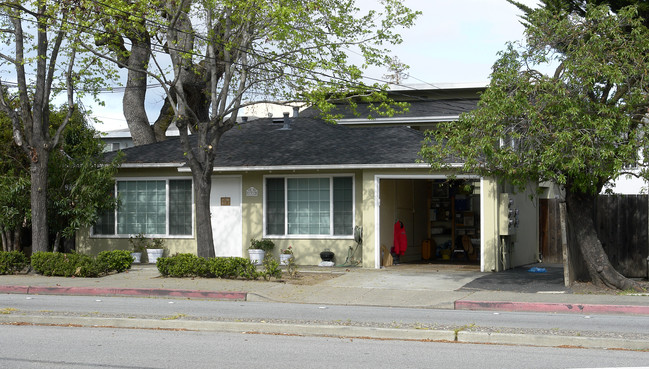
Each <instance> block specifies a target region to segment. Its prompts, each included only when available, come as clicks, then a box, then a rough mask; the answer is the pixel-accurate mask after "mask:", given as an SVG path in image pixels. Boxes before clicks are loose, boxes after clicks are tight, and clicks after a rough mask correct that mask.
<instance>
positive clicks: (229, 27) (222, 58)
mask: <svg viewBox="0 0 649 369" xmlns="http://www.w3.org/2000/svg"><path fill="white" fill-rule="evenodd" d="M145 3H146V6H139V5H142V4H145ZM380 4H381V5H382V10H381V12H378V11H369V12H367V13H366V14H362V13H361V12H360V10H359V9H357V8H356V6H355V4H354V1H353V0H310V1H302V0H299V1H298V0H281V1H270V0H167V1H161V2H159V3H154V4H150V3H149V2H120V1H116V2H113V5H112V6H111V9H112V10H111V9H106V10H105V11H104V10H102V11H101V12H100V13H99V14H100V15H99V17H100V18H101V17H103V16H104V15H105V14H106V13H107V12H108V13H110V15H111V16H112V17H113V19H117V21H112V22H109V23H106V22H97V23H101V24H104V25H107V24H108V25H109V26H107V28H106V29H107V30H109V32H106V33H110V34H111V35H117V36H115V37H104V38H103V39H100V40H98V43H99V44H103V45H108V46H109V47H110V48H111V50H113V52H114V53H113V54H112V55H113V57H112V60H113V61H114V62H115V63H117V64H118V65H120V66H122V67H125V68H129V70H138V71H144V70H146V71H147V73H148V75H149V77H150V78H153V79H155V80H157V82H158V83H159V84H161V85H162V87H163V88H164V89H165V92H166V100H167V101H166V102H167V105H166V106H164V107H163V109H162V110H163V112H164V111H167V110H166V109H171V111H172V112H173V115H171V116H172V117H173V122H174V123H175V124H176V126H177V127H178V129H179V132H180V142H181V145H182V147H183V150H184V151H185V153H186V158H187V164H188V166H189V167H190V168H191V172H192V177H193V182H194V187H195V191H196V196H195V199H196V221H197V245H198V246H197V253H198V255H199V256H204V257H209V256H214V246H213V241H212V228H211V222H210V208H209V203H210V201H209V200H210V190H211V176H212V171H213V163H214V159H215V155H216V148H217V147H218V144H219V140H220V138H221V136H222V135H223V134H224V133H225V132H227V131H228V130H230V129H232V128H233V127H235V126H236V124H237V117H238V114H239V109H241V108H243V107H245V106H247V105H252V104H256V103H263V102H273V103H274V102H277V101H284V102H286V103H291V102H303V103H308V104H312V105H315V106H317V107H319V108H321V110H323V111H326V110H327V109H328V108H330V107H331V106H332V105H331V104H330V103H329V102H328V100H329V99H332V98H346V99H349V98H351V97H352V96H356V97H358V96H359V95H361V96H362V97H363V98H364V99H367V100H373V101H375V104H374V108H375V111H376V112H378V114H391V113H394V108H392V107H390V104H389V103H390V101H389V100H388V99H387V97H386V95H385V93H384V92H383V91H384V90H385V87H386V86H367V85H364V84H363V83H362V67H358V66H356V65H355V64H353V63H352V62H350V60H349V59H348V56H347V53H348V52H349V49H356V50H357V51H358V53H359V54H360V55H362V58H361V59H362V60H360V62H359V63H361V64H363V65H364V66H365V67H366V66H370V65H375V66H385V65H391V64H390V62H391V58H390V56H389V55H388V53H387V51H386V50H383V46H382V45H384V44H396V43H399V42H401V38H400V36H399V35H398V34H396V33H395V32H394V29H395V28H396V27H409V26H411V25H412V24H413V22H414V19H415V18H416V16H417V14H418V13H416V12H413V11H411V10H410V9H408V8H406V7H404V6H403V5H401V3H400V1H397V0H382V1H381V3H380ZM120 12H121V13H120ZM135 14H137V15H138V16H134V15H135ZM133 19H137V20H138V21H137V22H135V23H136V25H134V26H128V24H129V22H133ZM140 20H142V21H140ZM120 22H123V23H120ZM113 25H116V26H113ZM125 29H136V30H138V35H139V36H138V37H140V38H139V39H140V40H142V41H146V40H147V39H148V40H155V41H156V42H159V43H158V44H155V43H152V45H151V49H150V56H151V61H147V62H148V63H140V64H139V66H135V67H133V66H129V65H128V63H126V62H125V60H120V58H119V56H120V55H121V56H126V55H130V56H129V57H133V48H131V50H130V51H127V52H125V51H124V49H120V48H119V45H120V43H121V40H122V39H123V38H124V37H127V38H129V39H130V38H131V36H129V35H127V34H126V33H125V32H124V30H125ZM145 29H146V35H150V37H148V36H143V35H144V34H145V32H144V30H145ZM147 37H148V38H147ZM111 40H112V41H111ZM111 42H112V44H111ZM145 43H146V42H142V44H145ZM111 45H112V46H111ZM120 50H121V51H120ZM165 58H166V59H165ZM140 60H141V61H142V60H143V59H140ZM167 63H168V64H170V65H171V68H170V69H171V70H166V69H165V68H164V66H165V65H168V64H167ZM145 67H146V69H145ZM154 67H155V68H154ZM156 68H157V69H156ZM131 78H133V77H131V76H130V75H129V80H130V79H131ZM139 78H141V77H139ZM136 98H137V99H140V98H141V95H140V96H139V97H136V96H133V99H136ZM125 99H126V98H125ZM139 101H140V100H138V102H137V104H139ZM124 102H125V104H126V100H125V101H124ZM125 106H126V105H125ZM127 118H128V117H127ZM129 127H131V123H130V122H129ZM190 133H191V134H193V135H194V136H195V137H196V141H195V142H196V144H195V145H193V144H192V143H191V142H192V141H191V140H190V137H189V135H190ZM131 134H132V135H134V136H135V135H137V134H138V132H136V131H134V130H133V129H132V128H131ZM134 139H135V137H134Z"/></svg>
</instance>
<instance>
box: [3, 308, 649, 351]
mask: <svg viewBox="0 0 649 369" xmlns="http://www.w3.org/2000/svg"><path fill="white" fill-rule="evenodd" d="M0 324H35V325H63V326H81V327H95V328H102V327H103V328H136V329H169V330H189V331H212V332H229V333H242V334H281V335H296V336H323V337H340V338H358V339H383V340H385V339H388V340H389V339H392V340H416V341H437V342H459V343H472V344H500V345H523V346H540V347H580V348H593V349H622V350H649V342H647V341H644V340H629V339H617V338H598V337H580V336H542V335H529V334H512V333H487V332H467V331H459V332H454V331H449V330H423V329H397V328H376V327H356V326H331V325H305V324H275V323H258V322H257V323H250V322H217V321H196V320H182V319H169V320H164V319H162V320H158V319H128V318H97V317H45V316H32V315H18V314H7V315H0Z"/></svg>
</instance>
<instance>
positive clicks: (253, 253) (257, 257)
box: [248, 249, 266, 265]
mask: <svg viewBox="0 0 649 369" xmlns="http://www.w3.org/2000/svg"><path fill="white" fill-rule="evenodd" d="M248 255H250V261H251V262H252V263H253V264H255V265H261V262H262V261H263V260H264V256H265V255H266V251H264V250H261V249H248Z"/></svg>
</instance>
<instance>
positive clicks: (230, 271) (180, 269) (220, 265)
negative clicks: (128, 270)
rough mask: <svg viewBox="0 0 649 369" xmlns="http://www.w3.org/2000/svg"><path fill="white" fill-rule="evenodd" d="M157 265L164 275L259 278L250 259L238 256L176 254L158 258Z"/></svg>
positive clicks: (176, 276)
mask: <svg viewBox="0 0 649 369" xmlns="http://www.w3.org/2000/svg"><path fill="white" fill-rule="evenodd" d="M156 266H157V267H158V271H159V272H160V274H162V275H163V276H164V277H174V278H182V277H203V278H244V279H257V278H258V273H257V269H256V267H255V266H254V265H253V264H252V263H251V262H250V260H248V259H245V258H238V257H217V258H208V259H205V258H201V257H198V256H196V255H193V254H176V255H173V256H170V257H163V258H158V261H157V263H156Z"/></svg>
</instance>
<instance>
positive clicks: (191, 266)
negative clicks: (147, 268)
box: [156, 254, 209, 278]
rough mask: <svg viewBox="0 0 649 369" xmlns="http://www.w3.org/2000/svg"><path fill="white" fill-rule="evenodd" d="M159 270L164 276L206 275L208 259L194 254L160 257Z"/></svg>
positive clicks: (157, 263)
mask: <svg viewBox="0 0 649 369" xmlns="http://www.w3.org/2000/svg"><path fill="white" fill-rule="evenodd" d="M156 266H157V267H158V271H159V272H160V274H162V275H163V276H164V277H174V278H182V277H205V276H206V274H208V271H209V268H208V267H207V261H206V260H205V259H204V258H200V257H198V256H196V255H194V254H176V255H173V256H170V257H162V258H158V260H157V262H156Z"/></svg>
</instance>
